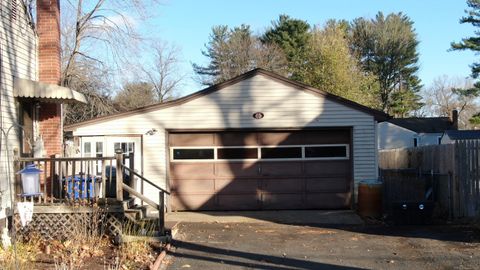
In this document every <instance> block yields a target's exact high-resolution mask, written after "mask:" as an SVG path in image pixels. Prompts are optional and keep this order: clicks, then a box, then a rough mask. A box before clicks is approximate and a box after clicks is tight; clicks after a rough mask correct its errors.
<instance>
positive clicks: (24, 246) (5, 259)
mask: <svg viewBox="0 0 480 270" xmlns="http://www.w3.org/2000/svg"><path fill="white" fill-rule="evenodd" d="M40 246H41V241H40V238H39V237H37V236H31V237H30V238H29V239H28V240H25V241H21V242H16V243H15V244H14V245H12V246H10V247H8V248H3V247H1V246H0V269H28V270H30V269H33V268H34V266H35V259H36V257H37V254H38V253H40Z"/></svg>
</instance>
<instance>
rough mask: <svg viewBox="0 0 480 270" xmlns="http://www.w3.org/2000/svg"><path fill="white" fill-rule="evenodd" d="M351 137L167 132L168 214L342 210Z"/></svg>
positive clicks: (338, 132) (340, 133)
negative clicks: (219, 211)
mask: <svg viewBox="0 0 480 270" xmlns="http://www.w3.org/2000/svg"><path fill="white" fill-rule="evenodd" d="M350 133H351V132H350V129H328V130H314V131H294V132H292V131H288V132H286V131H271V132H217V133H170V134H169V149H170V154H169V164H170V168H169V169H170V171H169V178H170V189H171V191H172V196H171V207H172V210H174V211H175V210H260V209H338V208H349V207H350V202H351V201H350V200H351V187H352V158H351V157H350V152H351V151H350V149H351V146H350V143H351V138H350Z"/></svg>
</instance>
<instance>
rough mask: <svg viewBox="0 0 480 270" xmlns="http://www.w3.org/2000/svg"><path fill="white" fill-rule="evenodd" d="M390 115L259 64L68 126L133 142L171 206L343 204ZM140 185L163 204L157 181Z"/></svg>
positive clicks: (366, 171) (367, 167) (365, 174)
mask: <svg viewBox="0 0 480 270" xmlns="http://www.w3.org/2000/svg"><path fill="white" fill-rule="evenodd" d="M386 119H388V115H386V114H384V113H383V112H380V111H376V110H373V109H371V108H367V107H365V106H362V105H360V104H358V103H355V102H352V101H350V100H347V99H344V98H341V97H338V96H335V95H332V94H329V93H326V92H324V91H322V90H320V89H315V88H312V87H309V86H306V85H303V84H300V83H298V82H295V81H292V80H289V79H287V78H285V77H282V76H279V75H277V74H274V73H271V72H268V71H265V70H262V69H256V70H252V71H250V72H247V73H245V74H243V75H240V76H238V77H235V78H233V79H230V80H228V81H226V82H223V83H220V84H217V85H213V86H211V87H208V88H206V89H203V90H201V91H198V92H196V93H193V94H191V95H188V96H185V97H183V98H180V99H177V100H173V101H168V102H165V103H161V104H155V105H151V106H147V107H144V108H139V109H136V110H132V111H129V112H124V113H119V114H115V115H111V116H105V117H100V118H97V119H92V120H89V121H85V122H83V123H78V124H74V125H71V126H68V127H67V128H66V129H67V130H70V131H72V132H73V136H74V137H75V138H78V141H79V142H87V141H90V140H93V139H95V140H97V139H98V138H103V141H106V142H109V141H115V140H118V138H135V139H136V140H137V142H138V143H136V145H135V147H134V148H133V147H132V149H135V160H136V159H137V158H138V159H140V161H139V162H138V163H139V164H135V168H142V169H143V170H142V173H143V176H144V177H145V178H147V179H148V180H150V181H152V182H154V183H155V184H156V185H158V186H160V187H162V188H165V189H169V190H170V191H171V196H169V197H168V198H167V205H166V207H167V208H168V209H169V210H175V211H182V210H263V209H344V208H351V207H352V205H353V203H354V197H355V196H354V194H355V189H356V183H358V182H359V181H361V180H364V179H373V178H376V177H377V174H378V166H377V123H378V122H379V121H385V120H386ZM122 142H123V141H122ZM135 162H137V161H135ZM137 191H138V192H141V193H143V194H144V195H146V196H147V197H149V198H150V199H151V200H158V190H156V189H155V188H154V187H152V186H148V185H145V186H141V187H140V189H139V190H137Z"/></svg>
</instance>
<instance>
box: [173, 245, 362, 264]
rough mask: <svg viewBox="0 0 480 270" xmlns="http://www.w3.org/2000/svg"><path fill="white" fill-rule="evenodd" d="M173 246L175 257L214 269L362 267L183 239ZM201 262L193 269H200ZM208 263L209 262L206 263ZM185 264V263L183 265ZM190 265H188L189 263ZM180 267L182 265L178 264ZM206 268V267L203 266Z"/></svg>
mask: <svg viewBox="0 0 480 270" xmlns="http://www.w3.org/2000/svg"><path fill="white" fill-rule="evenodd" d="M173 244H174V246H175V247H176V248H178V249H181V250H182V251H181V253H175V259H176V260H180V259H191V260H195V261H197V262H198V261H203V262H209V263H214V264H215V265H216V267H215V269H231V267H232V266H238V267H245V268H253V269H274V270H287V269H332V270H349V269H352V270H353V269H364V268H356V267H348V266H339V265H333V264H325V263H319V262H313V261H308V260H299V259H292V258H284V257H278V256H272V255H266V254H258V253H252V252H244V251H236V250H229V249H223V248H217V247H210V246H206V245H199V244H194V243H189V242H185V241H178V240H175V241H174V243H173ZM202 265H203V264H202V262H200V265H197V266H196V267H195V269H202V268H203V267H202ZM208 265H210V264H208ZM183 266H185V265H183ZM189 266H190V265H189ZM180 267H182V266H180ZM204 269H207V268H204Z"/></svg>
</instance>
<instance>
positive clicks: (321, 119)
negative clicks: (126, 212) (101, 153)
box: [73, 75, 377, 198]
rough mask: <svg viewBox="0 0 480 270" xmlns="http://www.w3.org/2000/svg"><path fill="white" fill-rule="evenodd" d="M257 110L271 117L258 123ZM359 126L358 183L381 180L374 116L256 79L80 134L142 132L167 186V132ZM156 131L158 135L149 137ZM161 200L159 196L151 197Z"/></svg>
mask: <svg viewBox="0 0 480 270" xmlns="http://www.w3.org/2000/svg"><path fill="white" fill-rule="evenodd" d="M254 112H263V113H264V115H265V117H264V118H263V119H260V120H256V119H254V118H253V117H252V114H253V113H254ZM342 126H343V127H353V157H354V179H355V181H356V182H358V181H359V180H362V179H371V178H374V177H376V171H377V168H376V163H375V158H376V141H375V121H374V117H373V116H372V115H369V114H367V113H364V112H360V111H358V110H355V109H352V108H350V107H347V106H345V105H342V104H339V103H336V102H333V101H331V100H327V99H325V98H323V97H320V96H318V95H315V94H312V93H309V92H304V91H301V90H298V89H294V88H293V87H292V86H290V85H286V84H283V83H280V82H277V81H275V80H272V79H270V78H268V77H265V76H263V75H256V76H254V77H251V78H249V79H245V80H243V81H240V82H238V83H236V84H233V85H230V86H227V87H226V88H224V89H221V90H219V91H217V92H213V93H210V94H208V95H205V96H202V97H199V98H196V99H193V100H191V101H189V102H186V103H183V104H180V105H177V106H172V107H167V108H164V109H157V110H154V111H150V112H143V113H138V114H135V115H130V116H124V117H120V118H116V119H111V120H105V121H101V122H97V123H91V124H88V125H85V126H80V127H78V128H75V129H74V130H73V135H74V136H92V135H113V134H142V135H143V142H144V146H143V159H144V174H145V176H146V177H147V178H148V179H151V180H152V181H154V182H156V183H158V184H160V185H161V186H165V185H166V181H165V179H166V164H167V160H166V136H167V135H166V131H165V129H166V130H169V129H190V130H191V129H196V130H206V129H224V128H265V129H268V128H303V127H342ZM152 128H155V129H157V130H158V132H157V133H156V134H154V135H146V132H147V131H148V130H150V129H152ZM150 196H151V198H156V196H157V195H156V194H155V193H151V194H150Z"/></svg>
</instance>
